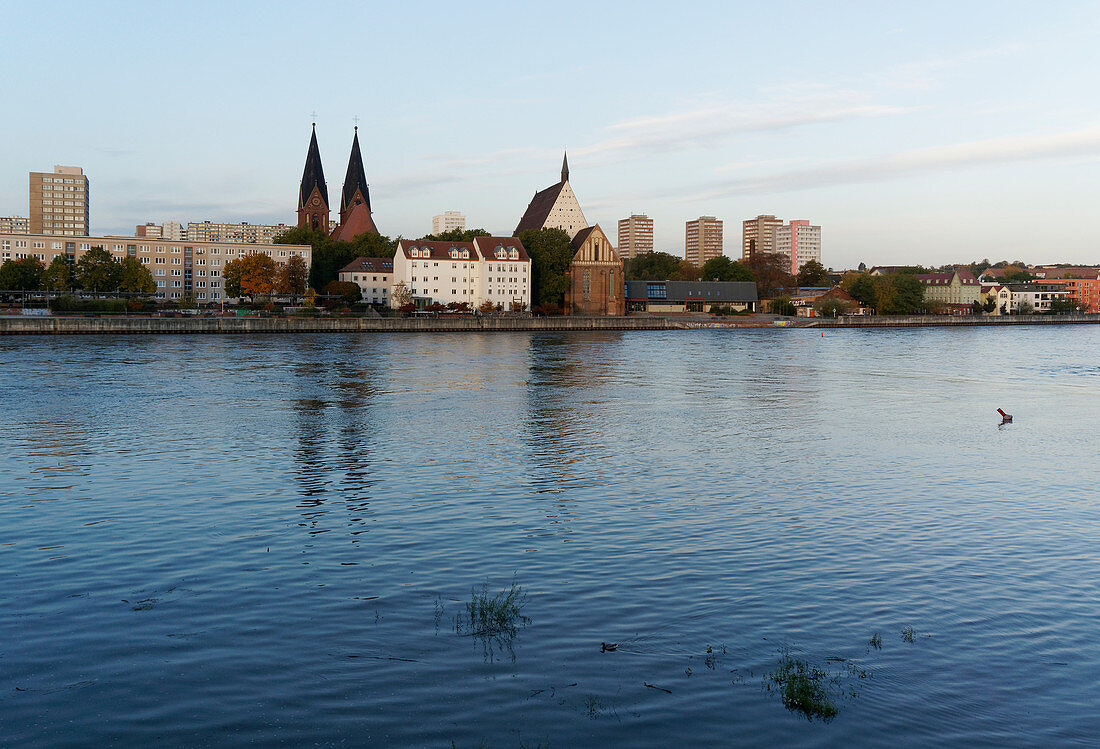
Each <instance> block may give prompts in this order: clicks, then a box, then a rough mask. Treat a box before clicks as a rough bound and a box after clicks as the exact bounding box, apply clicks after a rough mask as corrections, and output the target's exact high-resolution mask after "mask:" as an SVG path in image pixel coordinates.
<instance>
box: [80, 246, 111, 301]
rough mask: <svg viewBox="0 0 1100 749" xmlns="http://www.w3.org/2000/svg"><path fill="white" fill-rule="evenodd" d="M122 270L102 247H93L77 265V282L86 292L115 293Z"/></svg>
mask: <svg viewBox="0 0 1100 749" xmlns="http://www.w3.org/2000/svg"><path fill="white" fill-rule="evenodd" d="M121 272H122V268H121V266H120V265H119V264H118V263H117V262H116V261H115V259H114V258H113V257H111V253H109V252H107V250H105V249H103V248H102V247H93V248H92V249H90V250H88V251H87V252H85V253H84V255H83V257H81V258H80V260H78V261H77V263H76V281H77V283H78V284H80V287H81V288H82V289H84V290H86V291H93V292H96V291H115V290H116V289H117V288H118V284H119V280H120V278H121Z"/></svg>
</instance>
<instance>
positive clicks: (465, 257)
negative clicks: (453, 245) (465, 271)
mask: <svg viewBox="0 0 1100 749" xmlns="http://www.w3.org/2000/svg"><path fill="white" fill-rule="evenodd" d="M468 257H470V251H469V250H463V251H462V259H463V260H466V259H467V258H468Z"/></svg>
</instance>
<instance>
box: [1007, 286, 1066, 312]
mask: <svg viewBox="0 0 1100 749" xmlns="http://www.w3.org/2000/svg"><path fill="white" fill-rule="evenodd" d="M1068 296H1069V292H1068V291H1067V290H1066V287H1065V286H1063V285H1062V284H1057V283H1009V284H1003V285H1001V286H1000V287H999V288H998V289H997V308H996V309H995V310H994V311H993V314H995V315H999V314H1002V313H1001V309H1002V307H1003V308H1004V310H1005V312H1007V313H1008V314H1010V315H1017V314H1019V313H1020V311H1021V308H1022V309H1023V310H1024V311H1025V312H1026V311H1030V312H1049V311H1050V303H1051V302H1052V301H1053V300H1055V299H1065V298H1066V297H1068Z"/></svg>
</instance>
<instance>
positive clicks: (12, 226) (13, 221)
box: [0, 216, 31, 234]
mask: <svg viewBox="0 0 1100 749" xmlns="http://www.w3.org/2000/svg"><path fill="white" fill-rule="evenodd" d="M30 232H31V221H30V219H28V218H23V217H22V216H0V234H30Z"/></svg>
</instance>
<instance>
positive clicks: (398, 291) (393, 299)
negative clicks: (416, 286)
mask: <svg viewBox="0 0 1100 749" xmlns="http://www.w3.org/2000/svg"><path fill="white" fill-rule="evenodd" d="M390 304H391V305H393V307H395V308H396V309H399V310H402V311H404V309H405V307H406V306H408V305H410V304H412V292H411V291H409V287H408V286H406V285H405V282H404V281H398V282H397V285H396V286H394V287H393V292H392V293H391V294H390Z"/></svg>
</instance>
